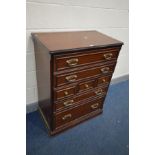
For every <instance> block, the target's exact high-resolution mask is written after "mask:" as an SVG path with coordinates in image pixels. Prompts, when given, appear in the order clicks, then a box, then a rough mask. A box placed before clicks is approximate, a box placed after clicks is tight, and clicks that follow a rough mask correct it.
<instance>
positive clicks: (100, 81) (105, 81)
mask: <svg viewBox="0 0 155 155" xmlns="http://www.w3.org/2000/svg"><path fill="white" fill-rule="evenodd" d="M111 77H112V75H110V76H102V77H100V78H98V82H97V85H98V86H100V85H104V84H105V85H106V84H109V83H110V80H111Z"/></svg>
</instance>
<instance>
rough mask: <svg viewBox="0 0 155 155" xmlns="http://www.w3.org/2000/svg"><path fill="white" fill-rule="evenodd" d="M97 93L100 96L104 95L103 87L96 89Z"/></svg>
mask: <svg viewBox="0 0 155 155" xmlns="http://www.w3.org/2000/svg"><path fill="white" fill-rule="evenodd" d="M95 94H96V95H99V96H100V95H103V94H104V92H103V91H102V89H98V90H97V91H95Z"/></svg>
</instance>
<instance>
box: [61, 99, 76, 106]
mask: <svg viewBox="0 0 155 155" xmlns="http://www.w3.org/2000/svg"><path fill="white" fill-rule="evenodd" d="M73 102H74V100H69V101H65V102H64V103H63V104H64V106H66V107H68V106H71V105H73Z"/></svg>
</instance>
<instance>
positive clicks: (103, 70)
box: [101, 67, 110, 73]
mask: <svg viewBox="0 0 155 155" xmlns="http://www.w3.org/2000/svg"><path fill="white" fill-rule="evenodd" d="M109 71H110V68H109V67H104V68H102V69H101V72H102V73H108V72H109Z"/></svg>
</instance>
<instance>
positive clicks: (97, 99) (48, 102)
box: [32, 31, 123, 135]
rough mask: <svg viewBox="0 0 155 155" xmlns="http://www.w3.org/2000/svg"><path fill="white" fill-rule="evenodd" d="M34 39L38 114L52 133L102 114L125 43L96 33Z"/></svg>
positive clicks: (43, 34)
mask: <svg viewBox="0 0 155 155" xmlns="http://www.w3.org/2000/svg"><path fill="white" fill-rule="evenodd" d="M32 37H33V41H34V48H35V58H36V70H37V72H36V73H37V85H38V99H39V111H40V113H41V116H42V118H43V120H44V122H45V124H46V126H47V128H48V131H49V134H50V135H53V134H56V133H59V132H61V131H63V130H65V129H67V128H70V127H72V126H74V125H76V124H78V123H80V122H82V121H84V120H87V119H89V118H92V117H94V116H96V115H98V114H101V113H102V109H103V103H104V99H105V97H106V94H107V90H108V87H109V83H110V81H111V77H112V75H113V72H114V69H115V66H116V63H117V58H118V55H119V51H120V49H121V47H122V45H123V42H121V41H118V40H116V39H113V38H111V37H109V36H106V35H104V34H101V33H99V32H97V31H76V32H39V33H38V32H37V33H32Z"/></svg>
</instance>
